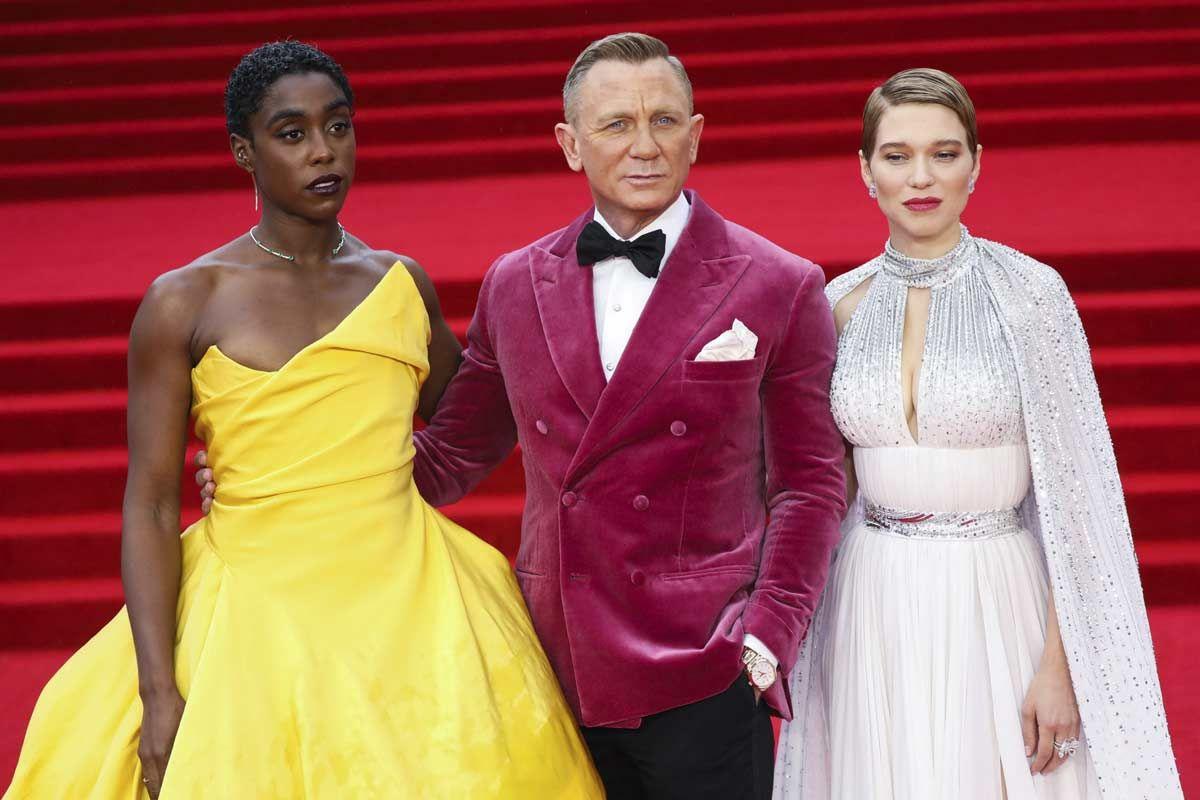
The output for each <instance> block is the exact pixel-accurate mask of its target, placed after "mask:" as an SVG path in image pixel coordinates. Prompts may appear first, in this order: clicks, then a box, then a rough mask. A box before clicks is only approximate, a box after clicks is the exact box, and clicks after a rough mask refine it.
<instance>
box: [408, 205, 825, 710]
mask: <svg viewBox="0 0 1200 800" xmlns="http://www.w3.org/2000/svg"><path fill="white" fill-rule="evenodd" d="M687 196H688V199H689V200H690V202H691V214H690V217H689V219H688V224H687V227H686V228H685V229H684V232H683V235H682V237H681V238H680V240H679V243H678V244H677V246H676V247H675V250H674V251H673V252H672V254H671V257H670V259H669V260H668V262H667V263H666V264H665V265H664V266H663V270H662V273H661V276H660V277H659V279H658V282H657V284H656V285H655V287H654V290H653V293H652V294H651V296H650V300H649V302H648V303H647V305H646V308H645V311H644V312H643V314H642V316H641V318H640V320H639V321H638V323H637V327H636V328H635V329H634V332H633V335H632V338H631V339H630V341H629V345H628V347H627V348H626V350H625V353H624V355H623V356H622V358H621V361H620V363H619V364H618V365H617V369H616V371H615V373H614V374H613V376H612V379H611V381H610V382H609V383H608V384H607V385H606V384H605V381H604V373H603V371H602V367H601V364H600V354H599V345H598V343H597V339H596V325H595V321H594V311H593V304H592V271H591V269H590V268H584V267H580V265H579V263H578V261H577V260H576V257H575V242H576V239H577V238H578V236H579V233H580V231H581V230H582V229H583V227H584V225H586V224H587V223H588V222H589V221H590V220H591V219H592V211H590V210H589V211H588V212H587V213H586V214H584V215H583V216H581V217H579V219H577V220H575V221H574V222H573V223H571V224H570V225H568V226H567V227H566V228H564V229H562V230H559V231H556V232H554V233H551V234H550V235H548V236H546V237H544V238H542V239H540V240H538V241H536V242H534V243H533V244H531V245H529V246H528V247H526V248H524V249H521V250H518V251H515V252H512V253H509V254H507V255H504V256H502V257H501V258H500V259H498V260H497V261H496V262H495V263H494V264H493V265H492V267H491V269H489V270H488V273H487V275H486V277H485V278H484V280H483V284H482V288H481V289H480V294H479V303H478V306H477V308H476V311H475V317H474V320H473V321H472V323H471V327H470V330H469V333H468V345H467V350H466V351H465V353H464V361H463V364H462V368H461V369H460V371H459V373H458V375H457V376H456V377H455V378H454V380H453V381H452V382H451V383H450V386H449V387H448V388H447V390H446V393H445V395H444V396H443V398H442V401H441V404H440V406H439V408H438V411H437V413H436V414H435V416H434V418H433V419H432V420H431V422H430V424H429V426H428V427H427V428H425V430H423V431H421V432H419V433H417V434H416V446H417V452H418V455H417V460H416V465H415V475H416V481H417V485H418V488H419V489H420V491H421V494H422V495H424V497H425V498H426V500H428V501H429V502H430V503H432V504H434V505H444V504H446V503H451V502H454V501H455V500H458V499H459V498H460V497H462V496H463V495H464V494H465V493H466V492H468V491H469V490H470V489H471V488H472V487H473V486H474V485H475V484H477V483H478V482H479V481H480V480H481V479H482V478H483V477H484V476H485V475H486V474H487V472H488V471H489V470H491V469H492V468H493V467H495V466H496V465H497V464H498V463H499V462H500V461H501V460H503V458H504V457H505V456H507V455H508V453H509V452H510V450H511V449H512V447H513V445H514V443H515V441H516V440H518V439H519V440H520V442H521V446H522V453H523V459H524V465H525V483H526V501H525V513H524V518H523V520H522V527H521V545H520V550H519V553H518V555H517V563H516V567H517V578H518V580H519V582H520V584H521V589H522V591H523V592H524V595H525V600H526V603H527V604H528V606H529V611H530V613H531V615H532V617H533V622H534V626H535V628H536V630H537V633H538V636H539V637H540V638H541V641H542V646H543V647H544V648H545V650H546V653H547V655H548V656H549V658H550V661H551V663H552V665H553V667H554V669H555V672H556V673H557V674H558V678H559V681H560V682H561V684H562V687H563V690H564V692H565V694H566V696H567V699H568V700H569V702H570V703H571V705H572V706H573V708H574V709H575V712H576V714H577V715H578V718H579V720H580V721H581V722H582V724H584V725H592V726H594V725H618V726H631V725H635V724H637V720H639V719H640V718H642V717H644V716H646V715H649V714H653V713H656V712H659V711H664V710H666V709H670V708H675V707H678V706H682V705H686V704H688V703H692V702H696V701H698V700H702V699H704V698H706V697H710V696H712V695H715V694H717V693H718V692H721V691H722V690H724V689H726V688H728V687H729V685H730V684H731V683H732V682H733V680H734V679H735V678H736V677H737V675H738V672H739V671H740V669H741V662H740V655H741V651H742V639H743V634H744V633H745V632H749V633H751V634H753V635H754V636H757V637H758V638H759V639H761V640H762V641H763V643H765V644H766V645H767V647H769V648H771V650H772V652H774V653H775V655H776V656H778V657H779V658H780V660H781V664H780V668H781V670H782V671H783V672H784V673H785V674H786V671H787V670H788V669H789V668H790V667H791V666H792V663H793V661H794V659H795V656H796V653H797V649H798V646H799V644H800V641H801V639H802V638H803V636H804V634H805V632H806V630H807V628H808V624H809V621H810V618H811V616H812V614H813V610H814V608H815V606H816V603H817V600H818V598H819V596H820V594H821V590H822V588H823V586H824V584H825V578H826V575H827V572H828V567H829V561H830V555H831V552H832V549H833V547H834V545H835V543H836V541H837V538H838V524H839V520H840V519H841V516H842V513H843V510H844V508H843V506H844V497H845V494H844V485H843V475H842V458H843V447H842V438H841V436H840V434H839V433H838V431H837V428H836V427H835V426H834V422H833V419H832V416H831V414H830V410H829V381H830V376H831V374H832V370H833V360H834V350H835V342H836V335H835V331H834V324H833V319H832V317H831V315H830V312H829V307H828V304H827V302H826V300H825V295H824V291H823V286H824V279H823V276H822V273H821V270H820V269H819V268H818V267H816V266H815V265H813V264H811V263H810V262H808V261H805V260H804V259H802V258H799V257H798V256H795V255H793V254H791V253H788V252H786V251H784V250H782V249H780V248H779V247H777V246H775V245H774V244H772V243H771V242H769V241H767V240H766V239H764V238H762V237H760V236H758V235H756V234H754V233H752V232H751V231H748V230H746V229H745V228H742V227H740V226H738V225H735V224H733V223H731V222H727V221H726V220H724V219H723V218H722V217H721V216H719V215H718V214H717V213H716V212H715V211H713V210H712V209H711V208H709V207H708V206H707V205H706V204H705V203H704V201H702V200H701V199H700V197H699V196H698V195H696V194H695V193H693V192H690V191H689V192H688V193H687ZM734 318H737V319H740V320H741V321H742V322H744V323H745V324H746V325H747V326H748V327H749V328H750V330H752V331H753V332H754V333H756V334H757V335H758V337H759V341H758V350H757V353H756V357H755V358H754V359H752V360H746V361H728V362H713V361H695V360H694V359H695V357H696V354H697V353H698V352H699V351H700V349H701V348H702V347H703V346H704V345H705V344H706V343H707V342H709V341H710V340H712V339H714V338H716V337H717V336H718V335H720V334H721V333H722V332H723V331H726V330H728V329H729V328H730V326H731V325H732V323H733V320H734ZM768 516H769V523H768ZM786 684H787V681H786V680H784V679H781V680H779V681H777V682H776V683H775V686H774V687H772V689H771V691H770V692H768V693H767V698H766V699H767V702H769V703H770V704H771V706H772V707H773V708H774V709H775V710H776V711H777V712H778V713H780V714H781V715H782V716H784V717H785V718H790V715H791V708H790V702H789V699H788V698H787V696H786Z"/></svg>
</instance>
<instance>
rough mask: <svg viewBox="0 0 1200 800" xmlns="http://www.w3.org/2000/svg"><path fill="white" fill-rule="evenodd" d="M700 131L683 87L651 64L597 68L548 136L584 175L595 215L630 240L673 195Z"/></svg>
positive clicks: (661, 65) (662, 64)
mask: <svg viewBox="0 0 1200 800" xmlns="http://www.w3.org/2000/svg"><path fill="white" fill-rule="evenodd" d="M703 130H704V117H703V116H701V115H700V114H693V113H692V112H691V103H690V102H689V101H688V96H687V92H686V90H685V88H684V86H683V82H682V81H680V79H679V77H678V76H677V75H676V74H675V71H674V70H673V69H672V68H671V65H670V64H668V63H667V61H666V60H665V59H655V60H653V61H647V62H645V63H643V64H626V63H624V62H621V61H600V62H598V63H597V64H595V65H594V66H593V67H592V68H591V69H590V70H588V72H587V74H586V75H584V78H583V80H582V81H581V82H580V85H579V87H578V91H577V95H576V98H575V102H574V103H573V109H572V112H571V118H570V119H568V120H567V121H566V122H560V123H559V124H557V125H555V126H554V135H555V137H556V138H557V139H558V144H559V146H560V147H561V148H562V151H563V155H564V156H565V157H566V159H567V166H568V167H570V168H571V169H572V170H573V171H575V172H583V173H584V174H586V175H587V179H588V185H589V187H590V188H591V192H592V199H593V200H594V201H595V203H596V209H597V210H598V211H599V212H600V213H601V214H602V215H603V216H604V219H606V220H608V223H609V224H610V225H612V226H613V229H614V230H616V232H617V233H619V234H621V236H623V237H625V238H627V239H628V238H632V237H633V236H634V235H636V234H637V233H638V232H639V231H641V230H642V229H643V228H645V227H646V226H647V225H649V224H650V223H651V222H653V221H654V220H655V219H657V218H658V217H659V216H661V215H662V213H663V212H664V211H666V210H667V208H668V207H669V206H670V205H671V204H672V203H673V202H675V199H676V198H678V197H679V193H680V192H682V191H683V184H684V182H685V181H686V180H687V176H688V172H689V170H690V169H691V166H692V164H694V163H696V155H697V153H698V151H699V148H700V134H701V132H702V131H703Z"/></svg>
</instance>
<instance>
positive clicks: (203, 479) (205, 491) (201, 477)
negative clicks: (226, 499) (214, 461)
mask: <svg viewBox="0 0 1200 800" xmlns="http://www.w3.org/2000/svg"><path fill="white" fill-rule="evenodd" d="M193 461H195V463H196V466H197V467H199V469H197V470H196V485H197V486H199V487H200V511H201V513H204V514H207V513H208V512H209V511H210V510H211V509H212V501H213V495H215V494H216V493H217V485H216V484H215V483H213V472H212V470H211V469H209V468H208V453H207V452H206V451H204V450H201V451H200V452H198V453H196V457H195V459H193Z"/></svg>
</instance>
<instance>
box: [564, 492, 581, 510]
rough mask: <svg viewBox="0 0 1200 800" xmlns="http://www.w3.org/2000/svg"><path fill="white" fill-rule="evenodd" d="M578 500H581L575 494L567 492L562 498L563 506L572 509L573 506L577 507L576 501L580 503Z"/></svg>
mask: <svg viewBox="0 0 1200 800" xmlns="http://www.w3.org/2000/svg"><path fill="white" fill-rule="evenodd" d="M578 500H579V496H578V495H576V494H575V493H574V492H567V493H566V494H564V495H563V496H562V504H563V505H564V506H566V507H567V508H570V507H571V506H573V505H575V503H576V501H578Z"/></svg>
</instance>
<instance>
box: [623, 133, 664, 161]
mask: <svg viewBox="0 0 1200 800" xmlns="http://www.w3.org/2000/svg"><path fill="white" fill-rule="evenodd" d="M658 154H659V149H658V142H656V141H654V137H653V136H651V135H650V126H648V125H639V126H638V129H637V134H636V135H635V136H634V139H633V145H632V146H631V147H630V148H629V155H631V156H633V157H634V158H637V159H641V160H643V161H650V160H653V159H655V158H658Z"/></svg>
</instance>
